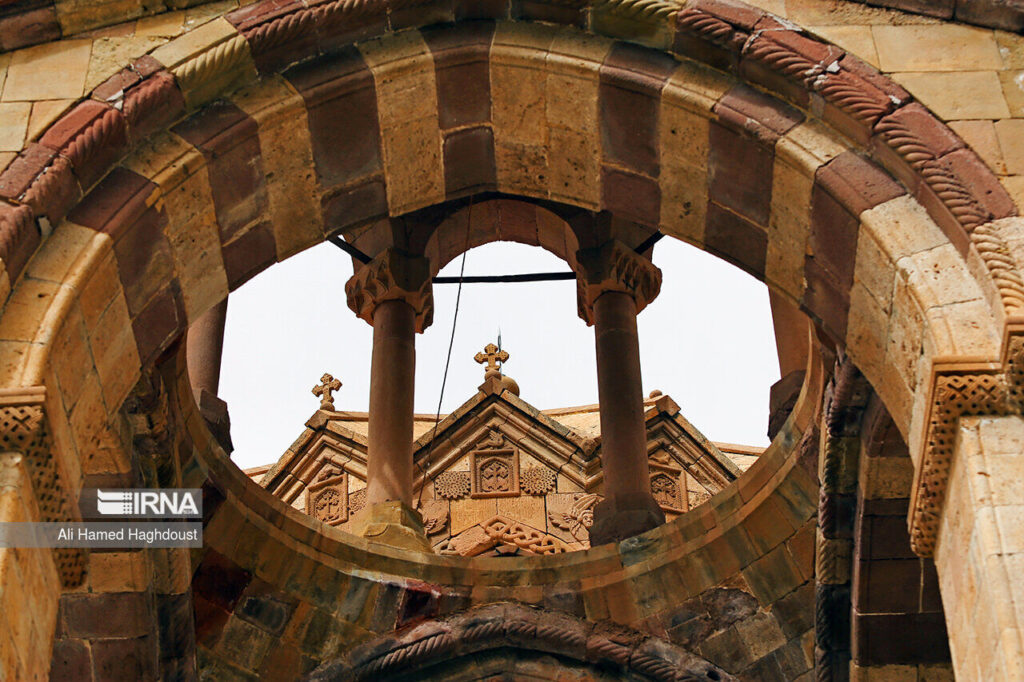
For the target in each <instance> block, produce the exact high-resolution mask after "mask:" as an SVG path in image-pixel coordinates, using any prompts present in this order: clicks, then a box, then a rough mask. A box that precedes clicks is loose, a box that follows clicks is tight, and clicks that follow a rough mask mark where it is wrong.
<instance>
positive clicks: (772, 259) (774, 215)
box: [765, 159, 814, 300]
mask: <svg viewBox="0 0 1024 682" xmlns="http://www.w3.org/2000/svg"><path fill="white" fill-rule="evenodd" d="M772 177H773V179H772V204H771V218H770V221H769V223H768V230H767V232H768V249H767V253H766V255H765V280H766V281H767V282H769V283H771V285H772V286H773V287H775V288H776V289H778V290H780V291H783V292H785V293H786V294H788V295H789V296H790V297H792V298H793V299H794V300H799V299H800V296H801V295H802V294H803V290H804V254H805V252H806V249H807V236H808V229H809V226H808V216H809V214H810V207H811V189H812V187H813V184H814V183H813V178H811V177H808V176H807V174H806V171H804V170H802V169H798V168H794V167H793V166H792V165H790V164H789V163H786V162H785V161H783V160H781V159H776V160H775V164H774V168H773V171H772Z"/></svg>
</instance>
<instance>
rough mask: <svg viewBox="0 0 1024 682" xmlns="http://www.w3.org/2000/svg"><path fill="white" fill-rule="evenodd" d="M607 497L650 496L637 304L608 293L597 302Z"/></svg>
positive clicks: (598, 381)
mask: <svg viewBox="0 0 1024 682" xmlns="http://www.w3.org/2000/svg"><path fill="white" fill-rule="evenodd" d="M594 337H595V339H596V343H597V391H598V400H599V401H600V405H601V407H600V409H601V443H602V445H601V452H602V458H601V461H602V466H603V470H604V486H605V494H606V495H607V497H609V498H621V497H623V496H624V495H650V466H649V465H648V461H647V430H646V428H645V425H644V407H643V389H642V386H641V377H640V342H639V338H638V336H637V329H636V303H635V302H634V301H633V297H632V296H630V295H629V294H626V293H623V292H619V291H608V292H606V293H604V294H601V296H599V297H598V298H597V300H596V301H594Z"/></svg>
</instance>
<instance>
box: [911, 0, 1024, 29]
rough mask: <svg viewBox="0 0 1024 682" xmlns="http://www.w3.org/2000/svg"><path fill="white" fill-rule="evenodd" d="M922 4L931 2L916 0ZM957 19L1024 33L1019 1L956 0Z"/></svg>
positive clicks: (1023, 14)
mask: <svg viewBox="0 0 1024 682" xmlns="http://www.w3.org/2000/svg"><path fill="white" fill-rule="evenodd" d="M899 1H900V2H913V0H899ZM922 2H929V0H916V3H915V4H917V3H922ZM943 3H944V4H952V3H953V0H943ZM956 19H957V21H966V22H968V23H971V24H978V25H980V26H991V27H992V28H1001V29H1003V30H1004V31H1013V32H1014V33H1020V32H1021V31H1024V6H1022V5H1021V4H1020V2H1019V0H956Z"/></svg>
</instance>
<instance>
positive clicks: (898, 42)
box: [871, 24, 1003, 72]
mask: <svg viewBox="0 0 1024 682" xmlns="http://www.w3.org/2000/svg"><path fill="white" fill-rule="evenodd" d="M871 32H872V34H873V35H874V38H875V46H876V47H877V48H878V60H879V64H880V68H881V70H882V71H884V72H891V71H984V70H987V69H1001V68H1003V60H1002V57H1000V55H999V48H998V46H997V45H996V39H995V35H994V33H993V31H992V30H991V29H983V28H976V27H974V26H963V25H957V24H939V25H931V26H920V25H918V26H885V25H881V26H873V27H872V28H871Z"/></svg>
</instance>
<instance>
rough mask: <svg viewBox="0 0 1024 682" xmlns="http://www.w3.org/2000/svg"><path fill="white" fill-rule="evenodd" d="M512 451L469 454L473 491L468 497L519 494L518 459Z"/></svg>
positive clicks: (502, 449)
mask: <svg viewBox="0 0 1024 682" xmlns="http://www.w3.org/2000/svg"><path fill="white" fill-rule="evenodd" d="M516 454H517V453H516V451H515V450H512V449H506V448H501V449H494V450H478V451H476V452H472V453H470V455H469V457H470V464H469V470H470V474H471V476H470V477H471V479H472V485H473V489H472V492H471V493H470V497H474V498H481V497H514V496H516V495H518V494H519V458H518V457H517V456H516Z"/></svg>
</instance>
